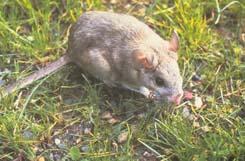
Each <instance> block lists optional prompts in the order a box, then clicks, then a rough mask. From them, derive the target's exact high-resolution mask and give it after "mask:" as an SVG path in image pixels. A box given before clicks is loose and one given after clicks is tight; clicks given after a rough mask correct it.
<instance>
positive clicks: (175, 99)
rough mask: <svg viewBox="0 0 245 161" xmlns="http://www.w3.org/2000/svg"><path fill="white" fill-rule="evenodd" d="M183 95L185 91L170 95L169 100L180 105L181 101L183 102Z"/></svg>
mask: <svg viewBox="0 0 245 161" xmlns="http://www.w3.org/2000/svg"><path fill="white" fill-rule="evenodd" d="M182 97H183V93H180V94H177V95H173V96H170V97H168V100H169V102H173V103H175V104H176V105H179V104H180V102H181V99H182Z"/></svg>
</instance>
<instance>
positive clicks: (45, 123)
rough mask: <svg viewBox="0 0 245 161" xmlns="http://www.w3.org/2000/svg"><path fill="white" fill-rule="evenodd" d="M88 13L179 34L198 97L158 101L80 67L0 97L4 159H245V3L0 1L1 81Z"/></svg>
mask: <svg viewBox="0 0 245 161" xmlns="http://www.w3.org/2000/svg"><path fill="white" fill-rule="evenodd" d="M88 10H105V11H114V12H120V13H127V14H131V15H134V16H136V17H137V18H138V19H140V20H141V21H143V22H145V23H146V24H148V25H149V26H150V27H151V28H153V29H154V30H155V31H156V32H157V33H158V34H159V35H161V36H162V37H163V38H165V39H168V38H170V36H171V33H172V31H173V30H176V31H177V32H178V33H179V36H180V42H181V44H180V51H179V53H178V54H179V59H178V62H179V65H180V69H181V74H182V76H183V78H184V88H185V89H186V90H188V91H191V92H193V96H194V97H193V99H191V100H188V101H187V100H184V101H183V102H182V103H181V104H180V105H179V106H175V105H169V104H155V103H153V102H151V101H149V100H147V99H145V98H144V97H143V96H141V95H138V94H136V93H134V92H130V91H127V90H124V89H117V88H111V87H107V86H106V85H105V84H103V83H102V82H100V81H98V80H95V79H94V78H91V77H90V76H89V75H84V74H83V73H82V71H80V69H79V68H78V67H76V66H75V65H68V66H66V67H65V68H63V69H62V70H60V71H59V72H57V73H55V74H52V75H50V76H48V77H46V78H44V79H42V80H39V81H37V82H35V83H33V84H32V85H30V86H28V87H27V88H25V89H21V90H18V91H16V92H15V93H14V94H12V95H10V96H8V97H5V98H3V99H1V100H0V160H15V161H21V160H37V161H44V160H82V161H89V160H93V161H94V160H125V161H128V160H140V161H144V160H145V161H146V160H150V161H155V160H173V161H176V160H177V161H178V160H179V161H190V160H198V161H199V160H201V161H202V160H210V161H213V160H229V161H230V160H234V161H238V160H243V159H244V158H245V126H244V116H245V50H244V49H245V3H244V1H242V0H239V1H232V0H222V1H221V0H213V1H203V0H185V1H181V0H175V1H172V0H156V1H153V0H144V1H140V0H122V1H119V0H84V1H78V0H77V1H69V0H62V1H58V0H43V1H38V0H12V1H4V0H0V37H1V41H0V87H3V86H4V85H5V84H8V83H11V82H13V81H14V80H16V79H21V78H23V77H25V76H27V75H28V74H30V73H31V72H33V71H35V70H37V69H39V68H41V67H43V66H45V65H46V64H47V63H49V62H51V61H54V60H56V59H57V58H58V57H60V56H61V55H62V54H64V52H65V50H66V48H67V37H68V33H69V32H68V31H69V28H70V26H71V24H72V23H74V22H75V21H76V19H77V18H78V17H79V15H81V14H82V13H83V12H85V11H88Z"/></svg>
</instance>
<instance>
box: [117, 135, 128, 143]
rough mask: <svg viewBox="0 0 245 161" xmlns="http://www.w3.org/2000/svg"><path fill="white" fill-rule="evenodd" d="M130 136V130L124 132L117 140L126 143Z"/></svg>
mask: <svg viewBox="0 0 245 161" xmlns="http://www.w3.org/2000/svg"><path fill="white" fill-rule="evenodd" d="M127 138H128V132H122V133H121V134H120V135H119V136H118V138H117V141H118V143H124V142H125V141H126V140H127Z"/></svg>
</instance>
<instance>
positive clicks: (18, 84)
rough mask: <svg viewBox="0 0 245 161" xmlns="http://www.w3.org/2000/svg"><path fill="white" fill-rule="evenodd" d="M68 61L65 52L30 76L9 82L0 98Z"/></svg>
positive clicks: (55, 69) (57, 68)
mask: <svg viewBox="0 0 245 161" xmlns="http://www.w3.org/2000/svg"><path fill="white" fill-rule="evenodd" d="M69 62H71V60H70V58H69V55H67V54H65V55H64V56H62V57H61V58H59V59H58V60H56V61H55V62H52V63H50V64H48V65H47V66H46V67H44V68H41V69H40V70H38V71H36V72H34V73H33V74H31V75H30V76H28V77H26V78H24V79H21V80H18V81H17V82H15V83H13V84H10V85H8V86H6V87H5V88H3V92H2V95H0V99H1V97H5V96H7V95H9V94H11V93H13V92H14V91H16V90H19V89H21V88H24V87H26V86H28V85H29V84H31V83H33V82H34V81H36V80H38V79H41V78H43V77H45V76H47V75H49V74H51V73H53V72H55V71H57V70H59V69H60V68H61V67H63V66H64V65H66V64H68V63H69Z"/></svg>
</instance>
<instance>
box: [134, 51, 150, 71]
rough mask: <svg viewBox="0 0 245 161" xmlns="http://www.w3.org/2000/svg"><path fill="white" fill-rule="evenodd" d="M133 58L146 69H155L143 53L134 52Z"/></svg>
mask: <svg viewBox="0 0 245 161" xmlns="http://www.w3.org/2000/svg"><path fill="white" fill-rule="evenodd" d="M133 57H134V60H135V61H136V63H137V64H139V65H141V66H143V67H144V68H145V69H152V68H154V66H153V65H152V63H151V62H150V61H149V60H148V59H147V57H146V55H145V54H144V53H143V52H141V51H138V50H136V51H134V52H133Z"/></svg>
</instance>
